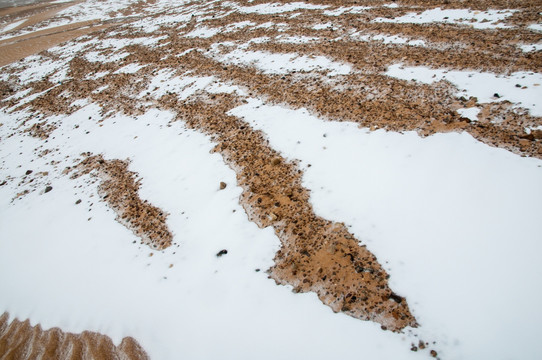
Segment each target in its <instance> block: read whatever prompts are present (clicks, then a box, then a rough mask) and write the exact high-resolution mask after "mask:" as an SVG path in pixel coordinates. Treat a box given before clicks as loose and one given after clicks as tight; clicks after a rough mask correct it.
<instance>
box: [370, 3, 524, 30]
mask: <svg viewBox="0 0 542 360" xmlns="http://www.w3.org/2000/svg"><path fill="white" fill-rule="evenodd" d="M515 11H516V10H487V11H475V10H470V9H441V8H436V9H431V10H426V11H424V12H422V13H409V14H406V15H404V16H401V17H398V18H394V19H389V18H376V19H374V20H373V21H374V22H390V23H409V24H429V23H435V22H438V23H448V24H457V25H468V26H472V27H474V28H476V29H499V28H506V27H508V26H506V25H504V24H502V23H500V21H502V20H504V19H506V18H508V17H510V16H511V15H513V14H514V12H515Z"/></svg>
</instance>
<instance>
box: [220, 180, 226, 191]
mask: <svg viewBox="0 0 542 360" xmlns="http://www.w3.org/2000/svg"><path fill="white" fill-rule="evenodd" d="M226 186H228V184H226V183H225V182H224V181H221V182H220V190H224V189H225V188H226Z"/></svg>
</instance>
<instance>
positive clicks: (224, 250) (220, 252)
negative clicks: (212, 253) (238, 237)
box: [216, 249, 228, 257]
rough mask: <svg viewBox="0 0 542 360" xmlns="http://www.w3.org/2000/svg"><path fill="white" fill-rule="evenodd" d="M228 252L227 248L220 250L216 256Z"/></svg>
mask: <svg viewBox="0 0 542 360" xmlns="http://www.w3.org/2000/svg"><path fill="white" fill-rule="evenodd" d="M227 253H228V250H226V249H223V250H220V251H219V252H218V253H217V254H216V257H221V256H222V255H226V254H227Z"/></svg>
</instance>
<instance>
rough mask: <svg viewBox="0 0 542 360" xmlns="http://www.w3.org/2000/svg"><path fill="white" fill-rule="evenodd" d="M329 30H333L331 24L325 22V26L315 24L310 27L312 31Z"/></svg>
mask: <svg viewBox="0 0 542 360" xmlns="http://www.w3.org/2000/svg"><path fill="white" fill-rule="evenodd" d="M329 28H333V24H332V23H330V22H327V23H325V24H316V25H314V26H313V27H312V29H314V30H324V29H329Z"/></svg>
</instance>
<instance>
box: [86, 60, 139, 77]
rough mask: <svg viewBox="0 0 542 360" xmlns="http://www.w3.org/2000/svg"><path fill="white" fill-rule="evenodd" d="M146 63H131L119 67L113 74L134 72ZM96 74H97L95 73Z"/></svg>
mask: <svg viewBox="0 0 542 360" xmlns="http://www.w3.org/2000/svg"><path fill="white" fill-rule="evenodd" d="M145 66H146V65H139V64H137V63H131V64H128V65H126V66H123V67H121V68H120V69H118V70H117V71H115V72H114V74H135V73H136V72H138V71H139V70H140V69H143V68H144V67H145ZM96 75H97V74H96Z"/></svg>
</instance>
